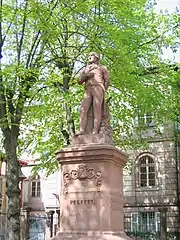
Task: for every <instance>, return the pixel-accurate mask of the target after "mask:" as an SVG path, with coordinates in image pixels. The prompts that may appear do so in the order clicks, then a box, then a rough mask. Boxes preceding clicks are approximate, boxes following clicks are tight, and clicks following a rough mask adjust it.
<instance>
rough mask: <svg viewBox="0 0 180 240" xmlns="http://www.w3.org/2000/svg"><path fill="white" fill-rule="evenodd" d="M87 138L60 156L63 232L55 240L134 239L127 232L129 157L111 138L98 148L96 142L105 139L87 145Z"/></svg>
mask: <svg viewBox="0 0 180 240" xmlns="http://www.w3.org/2000/svg"><path fill="white" fill-rule="evenodd" d="M82 138H83V139H82ZM86 138H87V136H86V135H85V136H81V137H80V138H79V139H78V138H77V137H75V139H73V143H74V145H72V147H70V148H66V149H62V150H59V151H58V152H57V153H56V158H57V160H58V161H59V163H60V165H61V194H60V232H58V234H57V235H56V236H55V237H53V238H52V239H53V240H60V239H62V240H64V239H72V240H87V239H88V240H90V239H91V240H97V239H99V240H100V239H101V240H103V239H104V240H105V239H109V240H110V239H111V240H113V239H114V240H115V239H117V240H123V239H130V238H128V237H127V236H126V235H125V233H124V231H123V230H124V226H123V223H124V219H123V166H124V164H125V163H126V161H127V159H128V157H127V155H125V154H124V153H122V152H121V151H119V150H118V149H117V148H115V147H114V146H113V145H111V144H109V143H108V138H107V141H105V142H104V143H102V144H101V143H100V144H98V143H93V141H96V140H94V139H100V138H101V137H100V136H91V137H89V139H91V141H92V142H91V141H90V142H91V143H89V144H84V143H85V142H86ZM100 142H101V141H100ZM106 142H107V143H106ZM81 143H83V144H81Z"/></svg>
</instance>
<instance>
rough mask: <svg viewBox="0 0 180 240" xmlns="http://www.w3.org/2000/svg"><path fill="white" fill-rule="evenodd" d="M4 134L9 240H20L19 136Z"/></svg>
mask: <svg viewBox="0 0 180 240" xmlns="http://www.w3.org/2000/svg"><path fill="white" fill-rule="evenodd" d="M3 133H4V148H5V151H6V160H7V182H6V195H7V197H8V211H7V217H8V235H9V237H8V239H9V240H20V200H19V198H20V189H19V163H18V161H17V154H16V148H17V135H16V134H14V133H13V131H12V130H10V129H8V130H6V131H3Z"/></svg>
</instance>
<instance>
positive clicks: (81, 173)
mask: <svg viewBox="0 0 180 240" xmlns="http://www.w3.org/2000/svg"><path fill="white" fill-rule="evenodd" d="M88 179H94V180H95V186H96V187H97V192H98V193H99V192H100V187H101V185H102V174H101V172H100V171H95V170H94V169H93V168H88V167H87V165H79V166H78V169H76V170H75V169H73V170H72V171H71V172H65V173H64V175H63V182H64V195H65V196H66V195H67V194H68V187H69V185H70V184H71V183H72V181H73V180H79V181H81V183H82V182H83V181H85V180H88ZM83 201H85V200H83Z"/></svg>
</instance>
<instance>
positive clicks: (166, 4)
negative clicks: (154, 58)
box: [155, 0, 180, 62]
mask: <svg viewBox="0 0 180 240" xmlns="http://www.w3.org/2000/svg"><path fill="white" fill-rule="evenodd" d="M166 9H167V10H168V12H169V13H173V12H175V11H176V10H177V9H179V11H180V0H157V5H156V7H155V10H156V11H157V12H160V10H163V11H164V10H166ZM163 55H164V58H165V59H170V60H171V61H172V62H180V48H179V49H178V50H177V52H176V53H175V54H173V53H172V50H171V49H170V48H167V49H164V54H163Z"/></svg>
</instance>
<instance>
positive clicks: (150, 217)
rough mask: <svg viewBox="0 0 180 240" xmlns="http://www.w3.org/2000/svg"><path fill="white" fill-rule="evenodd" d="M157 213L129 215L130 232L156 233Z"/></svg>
mask: <svg viewBox="0 0 180 240" xmlns="http://www.w3.org/2000/svg"><path fill="white" fill-rule="evenodd" d="M159 224H160V219H159V213H158V212H138V213H132V214H131V231H132V232H156V231H158V230H159Z"/></svg>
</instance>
